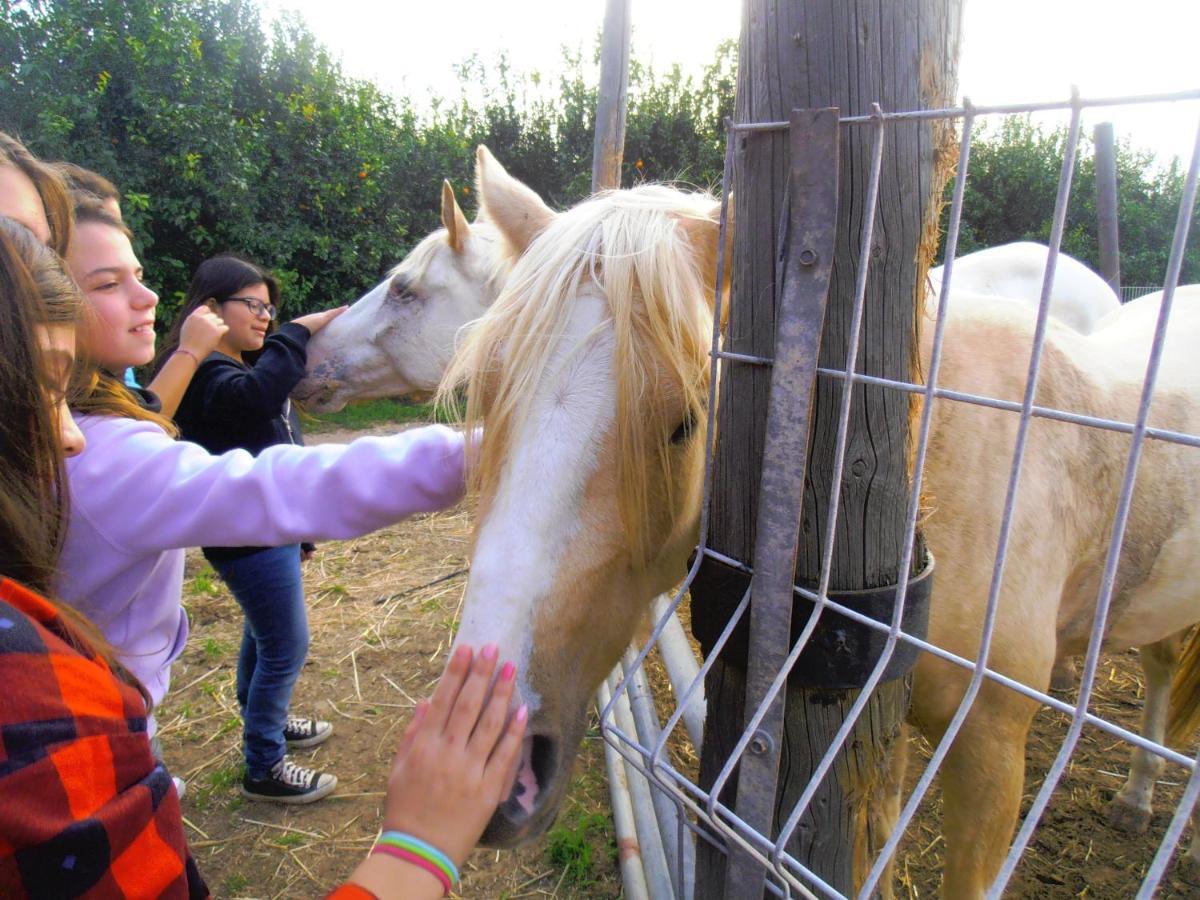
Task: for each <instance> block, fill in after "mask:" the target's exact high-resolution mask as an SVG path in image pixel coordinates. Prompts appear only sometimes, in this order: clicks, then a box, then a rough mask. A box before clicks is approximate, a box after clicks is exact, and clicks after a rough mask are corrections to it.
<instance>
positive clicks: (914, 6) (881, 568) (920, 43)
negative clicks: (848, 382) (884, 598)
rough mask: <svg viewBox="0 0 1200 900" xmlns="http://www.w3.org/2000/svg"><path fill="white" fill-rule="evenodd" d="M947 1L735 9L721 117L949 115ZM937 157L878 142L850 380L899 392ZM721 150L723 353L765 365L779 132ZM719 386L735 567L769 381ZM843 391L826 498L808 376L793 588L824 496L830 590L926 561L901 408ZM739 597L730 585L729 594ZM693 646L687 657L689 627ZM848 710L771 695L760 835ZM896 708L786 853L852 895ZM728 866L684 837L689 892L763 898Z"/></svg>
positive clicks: (729, 683)
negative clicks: (836, 500) (936, 111)
mask: <svg viewBox="0 0 1200 900" xmlns="http://www.w3.org/2000/svg"><path fill="white" fill-rule="evenodd" d="M961 5H962V0H895V2H889V3H883V4H881V3H878V2H875V0H790V2H780V0H746V2H745V5H744V7H743V21H742V37H741V50H740V54H739V71H738V90H737V104H736V118H737V121H738V122H743V123H749V122H764V121H775V122H778V121H784V120H788V119H789V117H790V115H791V113H792V110H793V109H816V108H819V107H838V108H839V109H840V111H841V114H842V115H863V114H870V112H871V104H872V102H875V101H878V102H879V103H880V104H881V105H882V107H883V108H884V110H886V111H898V110H910V109H921V108H938V107H942V106H946V105H949V104H950V102H951V101H952V100H953V96H954V92H955V86H956V77H957V74H956V73H957V59H958V44H959V36H960V22H961ZM871 138H872V131H871V129H870V128H869V127H862V126H854V127H848V126H843V128H842V133H841V142H840V171H841V175H840V183H841V190H840V192H839V197H838V204H837V205H838V215H837V233H836V236H835V249H834V261H833V270H832V277H831V281H830V288H829V296H828V305H827V309H826V313H825V325H824V331H823V337H822V341H821V349H820V354H819V360H818V362H819V365H821V366H828V367H832V368H837V367H839V366H844V364H845V363H844V360H845V358H846V351H847V347H846V334H847V331H848V328H849V322H850V317H851V312H852V305H853V297H854V282H855V277H856V271H857V268H858V266H859V264H860V262H861V261H860V260H859V259H858V258H857V257H858V254H859V239H860V235H861V232H862V227H863V224H864V217H865V216H866V215H867V214H868V213H869V210H865V209H863V207H862V199H863V193H864V186H865V184H866V182H867V174H868V170H869V166H870V149H871ZM954 146H955V145H954V142H953V135H952V129H951V128H950V126H948V125H946V124H945V123H942V122H917V121H910V122H904V123H889V125H888V127H887V128H886V136H885V144H884V154H885V155H884V160H885V161H884V169H883V171H884V176H883V180H882V185H881V189H880V197H879V209H878V213H877V218H876V227H875V239H874V241H873V245H872V247H871V249H870V255H871V267H870V277H869V279H868V282H867V295H866V313H865V319H864V325H863V336H864V337H863V346H862V349H861V350H860V353H859V370H860V371H863V372H865V373H867V374H869V375H875V376H882V377H886V378H893V379H901V380H905V381H909V380H913V379H914V376H915V373H914V370H913V369H914V361H915V358H916V345H915V339H914V336H915V327H914V316H915V315H916V308H917V298H918V290H919V286H920V285H921V283H922V282H923V280H924V275H925V272H926V270H927V268H928V266H929V262H930V260H931V259H932V257H933V254H934V251H935V250H936V242H937V234H936V223H937V206H938V203H939V200H940V197H941V188H942V184H943V181H944V176H945V175H946V174H947V173H948V171H949V168H950V162H951V160H952V158H953V147H954ZM735 153H736V158H735V167H734V169H735V175H734V185H733V188H734V192H735V194H736V195H737V207H738V212H737V223H736V233H735V240H734V253H733V299H732V303H731V310H730V319H729V326H728V328H727V331H726V334H727V338H726V344H725V349H726V350H729V351H731V352H734V353H740V354H746V355H747V356H750V357H770V356H772V355H773V353H774V351H775V321H776V310H777V303H778V299H779V298H778V297H777V290H778V288H777V286H778V285H779V284H780V283H781V281H782V277H781V274H782V273H781V270H782V267H783V266H784V265H785V262H786V259H787V254H786V253H785V252H781V247H780V235H779V224H780V223H781V222H782V221H784V220H785V219H784V216H783V215H782V203H783V202H784V198H785V197H786V196H787V194H788V189H787V181H786V179H787V174H788V171H789V161H788V160H789V153H788V134H787V132H761V133H758V132H755V133H749V132H743V133H740V134H739V135H738V136H737V143H736V148H735ZM722 378H723V383H722V402H721V406H720V410H719V413H718V415H719V430H720V436H721V437H720V441H719V444H718V451H717V457H716V470H715V478H714V488H713V498H712V508H711V522H710V530H709V541H708V544H709V546H710V547H711V548H712V549H713V550H716V551H718V552H719V553H721V554H724V555H725V556H727V557H731V558H733V559H735V560H739V561H742V562H747V563H748V562H749V561H750V560H751V559H752V557H753V549H754V547H755V540H756V534H755V530H756V521H758V507H759V497H758V493H759V488H760V482H759V469H760V465H761V460H762V458H763V446H764V427H765V423H766V418H767V416H766V409H767V403H768V398H769V395H770V384H771V368H769V367H764V366H754V365H746V364H739V363H736V362H730V361H727V362H726V364H725V365H724V368H723V375H722ZM854 391H855V397H854V405H853V408H852V414H851V420H850V433H849V439H848V444H847V449H846V467H845V472H844V474H843V479H842V483H841V485H832V484H830V483H829V481H830V472H831V468H832V462H833V458H832V457H833V450H834V443H835V439H836V431H837V416H838V409H839V405H840V398H841V383H840V382H838V381H836V380H834V379H827V378H818V379H817V381H816V383H815V387H814V391H813V401H812V402H813V407H812V411H811V416H810V419H811V423H812V424H811V429H810V443H809V450H808V466H809V469H808V476H807V480H806V483H805V488H804V508H803V517H802V521H801V526H800V534H799V541H798V544H799V551H798V555H797V558H796V566H795V577H796V582H797V583H798V584H801V585H805V586H809V587H811V586H814V585H815V584H816V582H817V578H818V574H819V564H820V558H821V552H822V543H823V541H824V537H825V533H826V527H827V522H826V515H827V509H828V502H829V498H830V496H831V492H832V491H833V490H834V489H839V490H840V491H841V512H840V515H839V524H838V528H837V531H836V540H835V548H834V556H833V560H834V561H833V571H832V577H831V581H830V590H831V591H834V590H837V591H850V590H860V589H864V588H880V587H886V586H889V585H895V584H896V583H897V582H899V581H900V580H901V579H903V578H906V577H908V576H909V575H910V574H915V572H916V570H918V569H919V568H920V567H921V566H922V565H923V563H924V560H923V555H924V554H923V550H922V551H921V552H918V554H916V556H915V558H914V566H913V572H912V573H900V572H898V571H897V569H898V567H899V563H900V556H901V548H902V545H903V542H904V537H905V535H904V526H905V512H906V503H907V498H908V489H909V484H910V480H909V476H910V473H909V472H908V466H909V464H910V461H909V447H908V422H909V414H910V404H909V400H908V398H907V396H906V395H903V394H901V393H899V392H896V391H885V390H882V389H878V388H866V387H862V386H859V387H856V388H855V389H854ZM731 574H734V573H732V572H731V570H730V569H728V568H727V567H723V566H722V565H721V564H720V563H714V562H713V561H712V560H711V559H706V560H705V563H704V565H703V567H702V569H701V571H700V575H699V577H698V578H697V580H696V582H695V584H693V586H692V604H693V605H692V610H693V621H694V622H695V620H696V618H697V616H698V615H700V614H701V612H700V611H701V609H702V607H703V606H704V604H705V602H706V600H712V599H715V595H716V594H719V593H721V592H722V591H724V592H726V593H728V592H729V591H730V590H731V588H730V587H729V582H730V576H731ZM722 582H724V583H723V584H722ZM740 584H741V587H739V588H737V590H739V591H740V590H741V589H744V581H743V582H740ZM697 635H698V636H699V637H701V640H702V643H703V642H704V638H703V636H702V635H700V634H699V631H698V630H697ZM705 649H706V650H707V649H708V648H707V647H706V648H705ZM750 652H751V653H753V647H751V650H750ZM745 688H746V673H745V671H744V670H743V669H741V668H740V667H739V666H738V665H735V664H732V663H728V664H727V663H725V662H722V661H718V662H717V663H716V664H715V665H714V667H713V668H712V670H711V671H710V673H709V676H708V678H707V680H706V691H707V697H708V713H707V723H706V729H705V741H704V747H703V750H702V754H701V770H700V778H701V786H702V787H704V788H706V789H707V788H708V787H709V786H711V785H712V783H713V780H714V778H715V776H716V775H717V773H718V772H719V771H720V769H721V768H722V767H723V766H724V764H725V762H726V760H727V759H728V757H729V754H730V751H731V749H732V747H733V745H734V743H735V742H736V741H737V740H738V738H739V737H740V735H741V732H742V729H743V705H744V696H745ZM856 696H857V692H856V691H853V690H831V689H826V688H820V689H811V688H805V687H797V686H792V685H789V687H788V688H787V691H786V719H785V724H784V736H783V742H782V747H781V750H782V755H783V757H784V763H783V764H782V766H781V770H780V776H779V787H778V791H777V793H776V796H775V799H774V816H775V822H774V823H773V825H772V826H771V827H772V836H773V835H774V834H775V831H776V830H777V828H778V824H779V821H780V820H781V819H782V818H785V817H786V816H787V815H788V814H789V813H790V811H791V809H792V807H793V806H794V804H795V801H796V799H797V798H798V796H799V794H800V792H801V791H802V790H803V789H804V788H805V786H806V785H807V783H808V781H809V776H810V773H811V772H812V770H813V768H814V767H815V766H816V765H817V763H818V762H819V761H820V759H821V757H822V756H823V755H824V753H825V751H826V749H827V747H828V745H829V744H830V739H831V738H832V736H833V734H834V732H835V731H836V730H837V729H838V728H839V727H840V725H841V724H842V721H843V720H844V716H845V712H846V710H847V709H849V707H850V706H851V704H852V703H853V702H854V700H855V699H856ZM907 703H908V683H907V679H898V680H894V681H888V682H883V683H881V684H880V686H879V688H878V689H877V691H876V692H875V695H874V696H873V697H872V700H871V703H870V705H869V706H868V707H867V709H866V711H865V712H864V714H863V716H862V717H861V718H860V720H859V722H858V725H857V727H856V729H855V731H854V732H853V733H852V734H851V736H850V739H849V740H848V741H847V744H846V745H845V748H844V749H843V751H842V753H841V754H840V756H839V757H838V760H837V762H836V764H835V766H834V768H833V769H832V770H831V772H830V776H829V777H827V778H826V779H825V782H824V783H823V785H822V787H821V790H820V793H818V795H817V796H816V798H815V799H814V801H813V802H812V804H811V805H810V806H809V810H808V813H807V814H806V815H805V817H804V818H803V819H802V820H801V823H800V827H799V828H798V829H797V831H796V833H795V835H794V837H793V840H792V841H791V843H790V844H789V846H788V851H789V852H790V853H791V854H792V855H793V856H795V857H796V858H797V859H799V860H800V861H801V862H802V863H803V864H804V865H805V866H807V867H808V868H809V869H811V870H812V871H813V872H814V873H815V874H817V875H818V876H819V877H820V878H821V879H823V880H824V881H825V882H826V883H827V884H829V885H831V886H833V887H835V888H837V889H838V890H840V891H841V892H843V893H848V894H852V893H853V892H854V888H855V885H856V884H859V883H861V881H862V880H863V878H864V877H865V875H866V872H867V871H868V870H869V867H870V862H871V860H872V858H873V855H874V853H873V851H874V850H875V849H877V847H878V846H879V845H881V844H882V837H881V836H880V835H878V834H877V833H876V832H875V824H876V823H875V822H874V821H873V819H872V816H871V815H870V813H871V812H872V809H871V804H872V801H873V799H874V798H875V797H877V796H878V794H879V791H880V789H881V788H882V786H883V784H884V782H885V780H886V779H887V777H888V772H889V755H890V750H891V746H892V744H893V743H894V741H895V739H896V737H897V735H898V733H899V725H900V721H901V718H902V716H903V715H904V712H905V710H906V708H907ZM748 712H749V711H747V713H748ZM735 792H736V775H735V779H734V781H732V782H731V783H730V784H729V785H728V788H727V790H726V791H725V793H724V794H723V795H722V802H724V803H725V804H726V805H728V806H729V807H731V808H732V807H733V805H734V800H733V798H734V796H735ZM739 803H740V797H739ZM726 863H727V860H726V858H725V856H724V855H723V854H721V853H720V852H716V851H714V850H712V848H710V847H708V846H707V844H706V842H700V846H699V847H698V850H697V877H696V888H697V897H698V898H716V897H722V896H724V897H733V896H736V897H758V896H761V894H762V884H761V880H759V881H757V882H756V883H753V884H750V885H749V886H747V885H745V884H737V883H731V882H730V881H728V880H727V877H726V870H727V866H726Z"/></svg>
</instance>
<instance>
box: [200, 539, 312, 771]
mask: <svg viewBox="0 0 1200 900" xmlns="http://www.w3.org/2000/svg"><path fill="white" fill-rule="evenodd" d="M212 566H213V568H214V569H216V570H217V573H218V574H219V575H220V576H221V578H222V580H224V582H225V584H226V585H228V586H229V590H230V591H231V592H232V593H233V596H234V597H235V598H236V599H237V602H238V604H239V605H240V606H241V607H242V612H244V613H245V614H246V619H245V622H244V624H243V626H242V649H241V652H240V653H239V655H238V669H237V698H238V703H239V704H240V705H241V707H242V721H243V731H242V734H243V742H244V749H245V755H246V773H247V774H248V775H249V776H250V777H251V778H266V777H267V775H268V774H269V773H270V771H271V767H272V766H274V765H275V764H276V763H277V762H279V760H281V759H282V758H283V754H284V751H285V750H286V749H287V745H286V744H285V743H284V740H283V727H284V725H285V724H286V722H287V712H288V704H289V702H290V701H291V699H292V689H293V688H294V687H295V686H296V679H297V678H298V677H299V676H300V669H301V667H302V666H303V665H304V659H305V657H306V656H307V655H308V613H307V610H306V609H305V606H304V585H303V583H302V581H301V576H300V546H299V544H289V545H288V546H286V547H272V548H270V549H267V550H260V551H258V552H257V553H251V554H250V555H249V556H242V557H238V558H237V559H223V560H214V561H213V562H212Z"/></svg>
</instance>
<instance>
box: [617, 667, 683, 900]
mask: <svg viewBox="0 0 1200 900" xmlns="http://www.w3.org/2000/svg"><path fill="white" fill-rule="evenodd" d="M621 676H622V673H621V665H620V663H618V664H617V666H616V668H615V669H613V671H612V674H610V675H609V676H608V682H607V684H606V685H605V687H606V688H607V690H608V691H609V693H610V696H614V697H615V698H616V699H615V702H614V703H613V705H612V706H613V722H614V723H615V724H616V726H617V727H618V728H620V729H621V731H623V732H624V733H625V734H628V735H636V734H637V727H636V726H635V725H634V721H633V711H632V710H631V709H630V708H629V697H628V695H627V693H626V692H625V691H621V692H620V693H619V694H613V691H614V688H615V686H616V685H617V684H619V683H620V681H621ZM625 778H626V783H627V784H628V785H629V797H630V799H631V800H632V801H633V821H634V826H635V827H636V828H637V838H638V844H639V845H640V846H641V848H642V869H643V871H644V872H645V873H646V886H647V887H648V888H649V889H650V897H651V898H652V900H668V898H670V897H674V896H675V888H674V886H673V885H672V883H671V871H670V868H669V867H668V866H667V855H666V851H665V850H664V849H663V836H662V834H660V833H659V830H658V819H657V818H656V817H655V809H654V801H653V798H652V797H651V790H650V782H649V781H647V779H646V776H645V775H643V774H642V773H641V772H639V771H638V770H637V768H636V767H634V766H632V765H630V764H629V762H628V761H626V763H625Z"/></svg>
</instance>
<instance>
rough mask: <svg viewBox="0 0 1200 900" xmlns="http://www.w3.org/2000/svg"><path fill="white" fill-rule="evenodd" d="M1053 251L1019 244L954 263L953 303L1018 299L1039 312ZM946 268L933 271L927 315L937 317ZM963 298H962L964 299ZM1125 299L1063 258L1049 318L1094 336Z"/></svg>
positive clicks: (1076, 262)
mask: <svg viewBox="0 0 1200 900" xmlns="http://www.w3.org/2000/svg"><path fill="white" fill-rule="evenodd" d="M1049 254H1050V248H1049V247H1046V246H1045V245H1044V244H1035V243H1033V242H1031V241H1017V242H1016V243H1012V244H1001V245H1000V246H999V247H988V248H987V249H985V250H978V251H976V252H975V253H968V254H967V255H966V256H961V257H959V258H958V259H956V260H954V275H953V279H954V280H953V289H954V299H955V300H957V301H959V302H979V301H983V302H991V301H992V300H994V299H995V298H1004V299H1008V300H1015V301H1017V302H1019V303H1022V304H1024V305H1026V306H1031V307H1033V308H1035V309H1036V308H1037V305H1038V301H1039V300H1040V299H1041V296H1042V281H1043V279H1044V277H1045V271H1046V261H1047V259H1048V257H1049ZM944 271H945V267H944V266H937V267H936V268H933V269H930V270H929V282H930V286H931V288H932V290H930V291H928V292H927V293H926V309H927V313H928V314H930V315H932V314H934V313H936V312H937V302H938V296H939V295H940V294H941V291H942V276H943V274H944ZM960 298H961V299H960ZM1120 306H1121V301H1120V298H1118V297H1117V295H1116V294H1115V293H1114V292H1113V289H1112V288H1111V287H1109V285H1108V282H1106V281H1105V280H1104V279H1103V278H1101V277H1100V276H1099V275H1097V274H1096V273H1095V272H1093V271H1092V270H1091V269H1089V268H1088V267H1087V266H1086V265H1084V264H1083V263H1081V262H1080V261H1079V260H1077V259H1075V258H1074V257H1071V256H1067V254H1065V253H1060V254H1059V255H1058V262H1057V264H1056V265H1055V268H1054V283H1053V285H1052V286H1051V288H1050V314H1051V315H1053V316H1054V317H1055V318H1056V319H1059V320H1061V321H1062V322H1065V323H1066V324H1067V325H1070V326H1071V327H1072V328H1074V329H1075V330H1076V331H1078V332H1079V333H1080V334H1090V333H1091V332H1092V331H1093V330H1094V329H1095V328H1096V325H1097V323H1098V322H1099V321H1100V320H1101V319H1102V318H1103V317H1104V316H1106V315H1108V314H1109V313H1111V312H1113V311H1114V310H1116V309H1118V308H1120Z"/></svg>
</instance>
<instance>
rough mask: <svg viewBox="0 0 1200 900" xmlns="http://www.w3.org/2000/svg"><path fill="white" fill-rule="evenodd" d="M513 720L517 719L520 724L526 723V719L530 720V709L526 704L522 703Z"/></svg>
mask: <svg viewBox="0 0 1200 900" xmlns="http://www.w3.org/2000/svg"><path fill="white" fill-rule="evenodd" d="M513 718H514V719H516V720H517V721H518V722H524V721H525V720H526V719H528V718H529V707H528V706H526V705H525V704H524V703H522V704H521V706H520V708H519V709H518V710H517V713H516V715H515V716H513Z"/></svg>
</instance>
